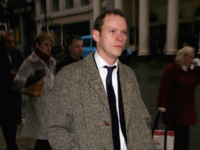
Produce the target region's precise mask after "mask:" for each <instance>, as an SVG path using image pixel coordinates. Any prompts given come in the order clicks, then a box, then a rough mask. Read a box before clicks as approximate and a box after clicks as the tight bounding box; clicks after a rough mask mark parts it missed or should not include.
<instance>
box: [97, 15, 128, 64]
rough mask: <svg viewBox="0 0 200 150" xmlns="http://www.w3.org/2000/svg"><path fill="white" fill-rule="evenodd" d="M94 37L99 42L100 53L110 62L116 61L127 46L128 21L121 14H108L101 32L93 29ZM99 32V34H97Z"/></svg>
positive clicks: (98, 50)
mask: <svg viewBox="0 0 200 150" xmlns="http://www.w3.org/2000/svg"><path fill="white" fill-rule="evenodd" d="M93 31H94V32H93V38H94V40H95V41H96V42H97V52H98V54H99V55H100V56H101V57H102V58H103V59H104V60H105V61H106V62H107V63H108V62H109V61H110V60H111V61H112V62H113V61H116V59H117V58H118V57H119V56H120V55H121V53H122V52H123V50H124V48H125V44H126V39H127V23H126V21H125V19H124V18H123V17H121V16H119V15H114V14H111V15H107V16H106V17H105V18H104V23H103V25H102V27H101V33H99V32H98V31H97V30H93ZM95 34H97V36H96V35H95Z"/></svg>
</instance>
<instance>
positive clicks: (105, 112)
mask: <svg viewBox="0 0 200 150" xmlns="http://www.w3.org/2000/svg"><path fill="white" fill-rule="evenodd" d="M119 77H120V82H121V91H122V98H123V106H124V115H125V123H126V134H127V148H128V149H129V150H153V149H154V146H153V142H152V135H151V132H150V129H149V126H150V122H151V117H150V115H149V113H148V111H147V109H146V107H145V105H144V103H143V101H142V100H141V96H140V91H139V86H138V83H137V80H136V77H135V74H134V72H133V70H132V69H130V68H129V67H127V66H126V65H123V64H122V63H120V62H119ZM105 122H108V123H109V125H108V126H107V125H106V124H105ZM111 126H112V123H111V115H110V109H109V104H108V100H107V95H106V91H105V89H104V87H103V83H102V81H101V77H100V74H99V71H98V69H97V67H96V64H95V61H94V58H93V53H92V54H90V55H89V56H87V57H86V58H84V59H83V60H81V61H78V62H76V63H73V64H71V65H68V66H66V67H64V68H63V69H61V70H60V72H59V73H58V74H57V76H56V79H55V84H54V89H53V91H52V96H51V100H50V104H49V114H48V131H47V132H48V140H49V142H50V145H51V148H52V149H54V150H113V149H114V148H113V141H112V127H111Z"/></svg>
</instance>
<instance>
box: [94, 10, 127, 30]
mask: <svg viewBox="0 0 200 150" xmlns="http://www.w3.org/2000/svg"><path fill="white" fill-rule="evenodd" d="M111 14H113V15H118V16H121V17H123V18H124V19H125V20H126V18H125V17H124V14H123V12H122V11H121V10H119V9H111V10H105V11H103V12H102V13H101V14H100V15H99V16H98V17H97V18H96V20H95V22H94V26H93V30H98V31H99V33H101V27H102V25H103V23H104V22H103V21H104V18H105V17H106V15H111Z"/></svg>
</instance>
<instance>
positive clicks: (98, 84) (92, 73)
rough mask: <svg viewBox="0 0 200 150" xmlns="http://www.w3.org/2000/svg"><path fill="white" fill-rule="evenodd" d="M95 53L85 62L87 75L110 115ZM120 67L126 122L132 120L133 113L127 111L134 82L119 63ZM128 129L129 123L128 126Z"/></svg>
mask: <svg viewBox="0 0 200 150" xmlns="http://www.w3.org/2000/svg"><path fill="white" fill-rule="evenodd" d="M93 55H94V53H91V54H90V55H88V56H87V57H85V59H84V60H85V61H86V64H87V69H86V70H87V73H88V74H89V81H88V82H89V84H90V86H91V87H92V89H94V91H95V92H96V94H97V95H98V96H99V98H100V99H101V101H102V103H103V105H104V106H105V108H106V109H107V111H108V112H109V114H110V108H109V104H108V99H107V95H106V92H105V89H104V86H103V83H102V80H101V77H100V74H99V71H98V68H97V65H96V63H95V60H94V57H93ZM118 67H119V79H120V83H121V91H122V99H123V105H124V113H125V120H130V112H131V111H126V110H130V106H129V104H130V102H129V101H130V99H128V98H130V96H131V87H132V80H131V79H130V78H129V75H127V70H126V67H124V65H123V64H122V63H121V62H120V61H119V62H118ZM126 126H127V127H128V122H127V124H126Z"/></svg>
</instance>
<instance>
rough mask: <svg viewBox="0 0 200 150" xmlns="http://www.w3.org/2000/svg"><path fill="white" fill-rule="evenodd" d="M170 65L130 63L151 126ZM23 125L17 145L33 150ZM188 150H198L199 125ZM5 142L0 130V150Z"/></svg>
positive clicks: (22, 149) (199, 97)
mask: <svg viewBox="0 0 200 150" xmlns="http://www.w3.org/2000/svg"><path fill="white" fill-rule="evenodd" d="M169 64H170V63H163V62H156V61H151V62H134V61H131V62H130V64H129V65H130V66H131V67H132V68H133V69H134V71H135V73H136V76H137V79H138V82H139V85H140V90H141V95H142V99H143V101H144V103H145V104H146V106H147V108H148V110H149V113H150V115H151V116H152V124H153V122H154V119H155V116H156V113H157V109H156V107H155V106H156V99H157V94H158V88H159V83H160V79H161V75H162V73H163V71H164V69H165V67H166V66H168V65H169ZM25 103H26V101H25V97H24V101H23V104H22V105H23V109H22V111H23V118H24V117H25V106H26V105H25ZM199 108H200V86H198V87H197V89H196V109H197V115H198V120H200V109H199ZM22 126H23V124H21V125H19V126H18V133H17V143H18V145H19V150H33V148H34V144H35V140H33V139H27V138H21V137H20V134H21V130H22ZM159 128H160V129H161V128H163V129H164V127H163V124H161V123H160V125H159ZM190 131H191V132H190V150H200V123H198V124H197V125H195V126H191V128H190ZM5 147H6V145H5V141H4V139H3V136H2V133H1V130H0V150H6V148H5Z"/></svg>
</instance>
